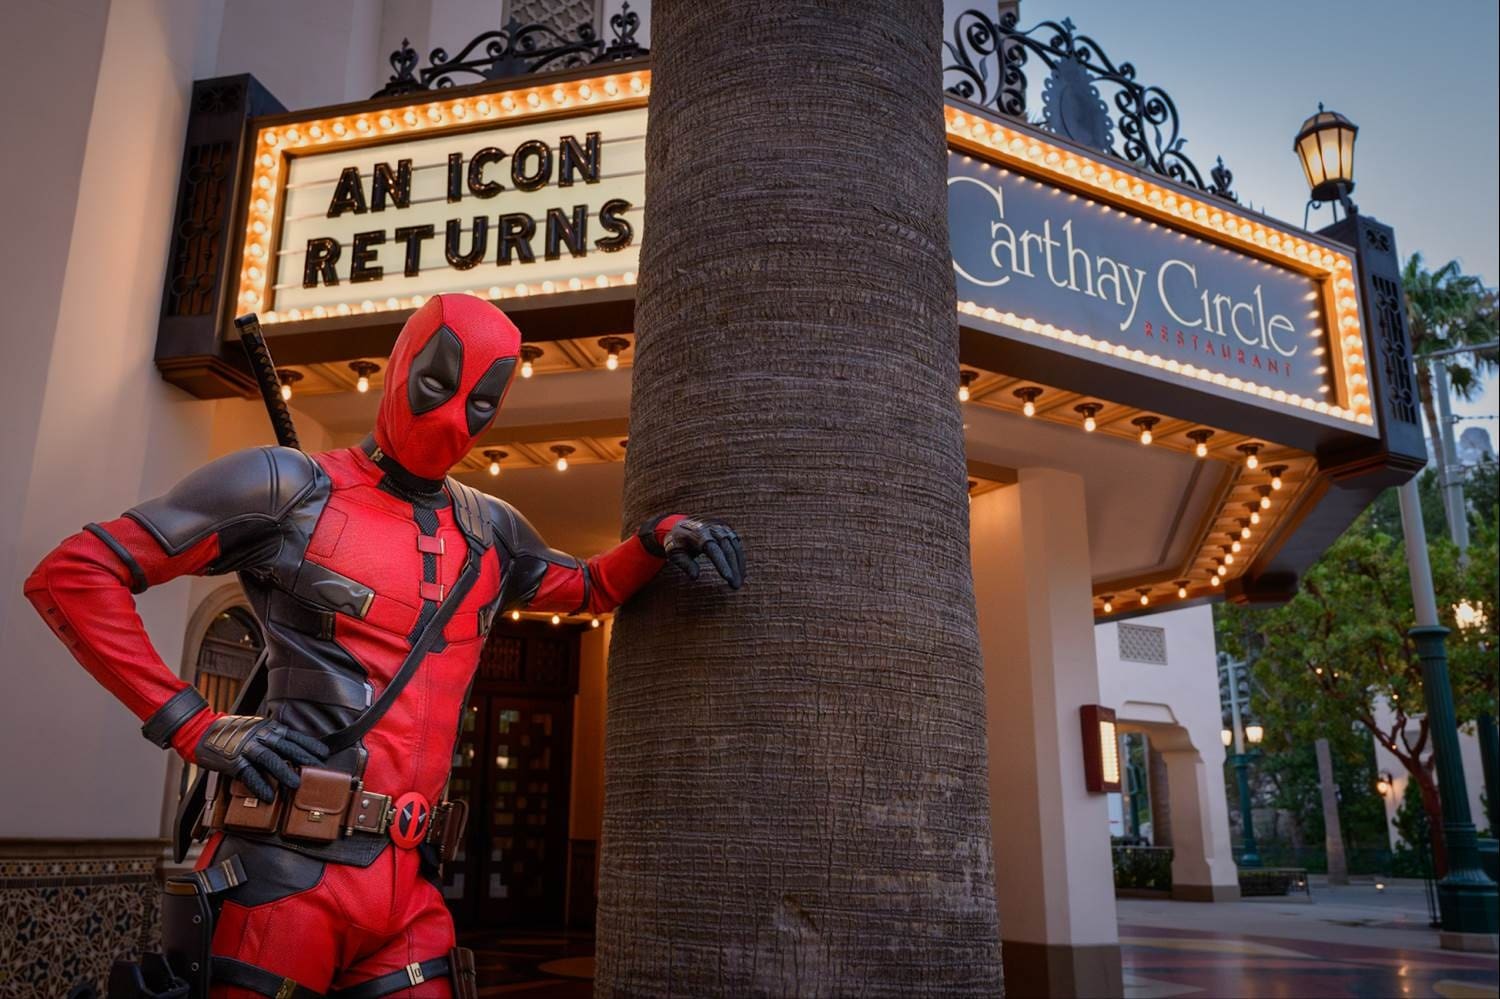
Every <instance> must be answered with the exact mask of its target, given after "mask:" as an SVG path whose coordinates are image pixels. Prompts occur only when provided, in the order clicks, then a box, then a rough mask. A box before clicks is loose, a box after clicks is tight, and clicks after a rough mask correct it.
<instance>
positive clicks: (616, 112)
mask: <svg viewBox="0 0 1500 999" xmlns="http://www.w3.org/2000/svg"><path fill="white" fill-rule="evenodd" d="M648 79H649V77H643V76H642V75H640V74H634V75H629V76H621V77H604V78H599V79H595V80H583V81H579V80H573V81H568V82H566V83H560V84H558V85H557V86H554V87H543V88H532V89H527V90H524V91H517V92H514V93H498V94H491V95H482V96H474V95H469V96H462V97H452V98H448V99H439V100H424V101H422V102H420V103H417V104H412V105H409V106H396V107H389V108H371V109H369V110H367V111H360V110H355V111H353V112H351V113H344V114H332V115H325V116H318V117H312V118H307V119H304V120H300V121H291V122H286V121H279V122H276V123H273V124H267V125H264V126H263V127H260V128H258V129H256V133H255V168H254V173H253V176H252V178H251V188H250V198H249V200H248V203H247V204H246V206H245V211H246V226H245V229H244V245H243V247H242V248H241V254H240V281H239V291H238V306H237V307H238V309H239V310H240V311H249V310H256V311H258V312H259V313H260V315H261V317H262V320H263V321H264V322H267V323H270V324H278V323H308V322H316V321H318V320H324V319H331V318H337V317H347V316H352V315H360V314H378V313H382V312H405V311H407V310H410V309H413V308H416V307H417V306H419V305H420V304H421V303H422V302H423V301H424V300H425V299H426V298H427V297H429V296H432V295H435V294H438V293H441V292H458V291H467V292H471V293H474V294H479V295H483V296H486V297H489V298H492V299H497V300H499V299H510V298H527V297H532V296H544V295H554V294H558V293H564V292H570V291H574V292H576V291H582V290H585V289H604V288H611V287H618V286H621V285H629V284H633V283H634V281H635V270H636V266H637V260H638V255H639V245H640V237H641V214H642V207H643V202H644V200H645V163H644V158H645V135H646V110H645V95H646V89H647V82H646V81H647V80H648Z"/></svg>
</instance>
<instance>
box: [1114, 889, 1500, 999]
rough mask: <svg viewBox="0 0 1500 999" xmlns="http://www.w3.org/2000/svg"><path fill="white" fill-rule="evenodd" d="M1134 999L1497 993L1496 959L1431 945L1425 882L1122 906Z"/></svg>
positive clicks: (1129, 990) (1444, 997)
mask: <svg viewBox="0 0 1500 999" xmlns="http://www.w3.org/2000/svg"><path fill="white" fill-rule="evenodd" d="M1117 911H1118V913H1119V919H1120V945H1121V951H1122V955H1123V960H1124V966H1125V988H1126V991H1125V994H1126V996H1127V997H1129V999H1169V997H1175V996H1202V997H1205V999H1207V997H1218V996H1235V997H1247V999H1252V997H1260V996H1310V997H1317V999H1334V997H1342V996H1357V997H1366V996H1369V997H1376V996H1380V997H1384V996H1392V997H1394V996H1437V997H1441V999H1468V997H1471V996H1472V997H1478V996H1489V997H1493V996H1496V995H1497V994H1500V970H1497V966H1496V959H1495V956H1494V955H1473V954H1457V953H1454V952H1452V951H1445V950H1441V949H1440V948H1439V947H1438V934H1437V931H1436V930H1434V929H1432V928H1430V927H1429V926H1428V915H1427V903H1426V899H1425V896H1424V894H1423V887H1422V883H1421V882H1420V881H1415V882H1410V881H1409V882H1393V883H1391V884H1388V885H1387V886H1386V887H1385V889H1384V890H1377V889H1376V887H1375V886H1374V885H1373V884H1356V885H1350V886H1346V887H1339V888H1335V887H1331V886H1329V885H1327V884H1326V883H1322V882H1321V880H1320V879H1319V880H1315V881H1314V883H1313V893H1312V897H1311V898H1307V897H1302V896H1291V897H1287V898H1252V899H1243V900H1241V901H1238V902H1219V903H1214V904H1207V903H1193V902H1170V901H1157V900H1154V899H1150V900H1148V899H1121V900H1119V902H1118V903H1117Z"/></svg>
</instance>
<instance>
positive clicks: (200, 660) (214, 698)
mask: <svg viewBox="0 0 1500 999" xmlns="http://www.w3.org/2000/svg"><path fill="white" fill-rule="evenodd" d="M265 647H266V637H265V634H264V633H263V632H262V631H261V628H260V622H259V621H257V620H256V619H255V615H254V614H252V613H251V612H250V608H249V607H247V606H243V605H239V604H236V605H233V606H229V607H226V608H224V609H223V610H220V611H219V612H218V613H217V614H215V615H214V616H213V619H212V620H210V621H209V623H208V627H207V628H206V629H205V630H204V632H203V639H202V641H201V642H199V644H198V655H197V658H196V659H195V661H194V664H193V685H194V686H196V687H197V688H198V691H199V693H201V694H202V695H203V699H204V700H206V701H207V702H208V703H209V705H210V706H211V707H212V708H213V709H214V710H216V711H228V710H229V709H230V708H231V707H233V706H234V699H235V697H237V696H238V695H239V692H240V687H241V686H242V685H243V684H244V682H245V678H246V677H248V676H249V675H250V671H251V670H252V669H254V668H255V661H256V659H258V658H259V657H260V653H261V650H262V649H264V648H265Z"/></svg>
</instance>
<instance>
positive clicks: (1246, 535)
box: [1240, 527, 1250, 541]
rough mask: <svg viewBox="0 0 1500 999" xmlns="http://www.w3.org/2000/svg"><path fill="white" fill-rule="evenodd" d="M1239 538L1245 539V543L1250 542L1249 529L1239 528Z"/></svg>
mask: <svg viewBox="0 0 1500 999" xmlns="http://www.w3.org/2000/svg"><path fill="white" fill-rule="evenodd" d="M1240 537H1241V538H1243V539H1245V540H1246V541H1249V540H1250V528H1248V527H1242V528H1240Z"/></svg>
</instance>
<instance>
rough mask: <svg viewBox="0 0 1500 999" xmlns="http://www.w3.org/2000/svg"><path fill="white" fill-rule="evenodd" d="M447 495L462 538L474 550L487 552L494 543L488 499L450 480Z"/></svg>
mask: <svg viewBox="0 0 1500 999" xmlns="http://www.w3.org/2000/svg"><path fill="white" fill-rule="evenodd" d="M448 495H449V496H451V497H452V498H453V519H454V521H456V522H457V524H458V529H459V530H460V531H463V532H464V537H466V538H468V539H469V544H470V545H471V546H473V547H474V548H475V549H477V550H478V551H489V549H490V546H491V545H493V544H494V543H495V533H494V530H493V528H492V527H491V524H492V523H493V518H492V517H491V516H490V506H491V504H490V502H489V500H490V498H489V497H488V496H486V495H485V494H484V493H482V492H480V491H479V490H478V489H473V488H471V487H469V486H466V485H464V484H463V483H462V482H459V481H458V480H457V479H452V478H450V479H449V480H448Z"/></svg>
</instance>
